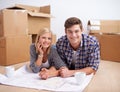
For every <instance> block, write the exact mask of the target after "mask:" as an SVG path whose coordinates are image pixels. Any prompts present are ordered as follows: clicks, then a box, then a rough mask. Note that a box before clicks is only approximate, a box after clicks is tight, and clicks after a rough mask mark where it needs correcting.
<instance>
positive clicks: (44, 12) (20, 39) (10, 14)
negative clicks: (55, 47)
mask: <svg viewBox="0 0 120 92" xmlns="http://www.w3.org/2000/svg"><path fill="white" fill-rule="evenodd" d="M50 18H51V15H50V6H49V5H48V6H43V7H35V6H27V5H15V6H14V7H11V8H6V9H3V10H1V11H0V65H11V64H16V63H20V62H25V61H29V60H30V57H29V56H30V55H29V47H30V44H31V43H32V42H34V41H35V38H36V35H37V33H38V31H39V30H40V29H41V28H44V27H47V28H50ZM53 38H54V42H53V43H55V39H56V37H55V35H54V36H53Z"/></svg>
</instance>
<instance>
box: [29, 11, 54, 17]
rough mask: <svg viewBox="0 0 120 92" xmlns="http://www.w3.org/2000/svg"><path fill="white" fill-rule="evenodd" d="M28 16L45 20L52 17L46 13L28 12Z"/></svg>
mask: <svg viewBox="0 0 120 92" xmlns="http://www.w3.org/2000/svg"><path fill="white" fill-rule="evenodd" d="M28 14H29V15H30V16H35V17H46V18H51V17H53V16H51V15H50V14H46V13H38V12H30V11H28Z"/></svg>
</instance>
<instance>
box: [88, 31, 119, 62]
mask: <svg viewBox="0 0 120 92" xmlns="http://www.w3.org/2000/svg"><path fill="white" fill-rule="evenodd" d="M90 35H93V36H95V37H97V39H98V40H99V42H100V54H101V59H102V60H109V61H117V62H120V50H119V49H120V34H98V33H94V34H93V33H90Z"/></svg>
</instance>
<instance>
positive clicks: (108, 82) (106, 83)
mask: <svg viewBox="0 0 120 92" xmlns="http://www.w3.org/2000/svg"><path fill="white" fill-rule="evenodd" d="M24 64H29V62H25V63H20V64H16V65H13V66H14V67H15V68H16V69H18V68H19V67H21V66H22V65H24ZM0 73H4V67H3V66H0ZM14 91H17V92H48V91H44V90H35V89H27V88H20V87H13V86H6V85H0V92H14ZM84 92H120V63H119V62H112V61H103V60H101V62H100V66H99V69H98V71H97V72H96V74H95V75H94V77H93V79H92V81H91V82H90V83H89V85H88V86H87V87H86V88H85V90H84Z"/></svg>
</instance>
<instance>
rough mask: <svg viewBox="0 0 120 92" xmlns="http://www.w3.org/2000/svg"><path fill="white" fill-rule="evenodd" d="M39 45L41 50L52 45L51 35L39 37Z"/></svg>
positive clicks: (46, 34)
mask: <svg viewBox="0 0 120 92" xmlns="http://www.w3.org/2000/svg"><path fill="white" fill-rule="evenodd" d="M39 43H40V44H41V45H42V47H43V48H48V47H49V46H50V45H51V43H52V34H51V33H45V34H43V35H41V36H40V37H39Z"/></svg>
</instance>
